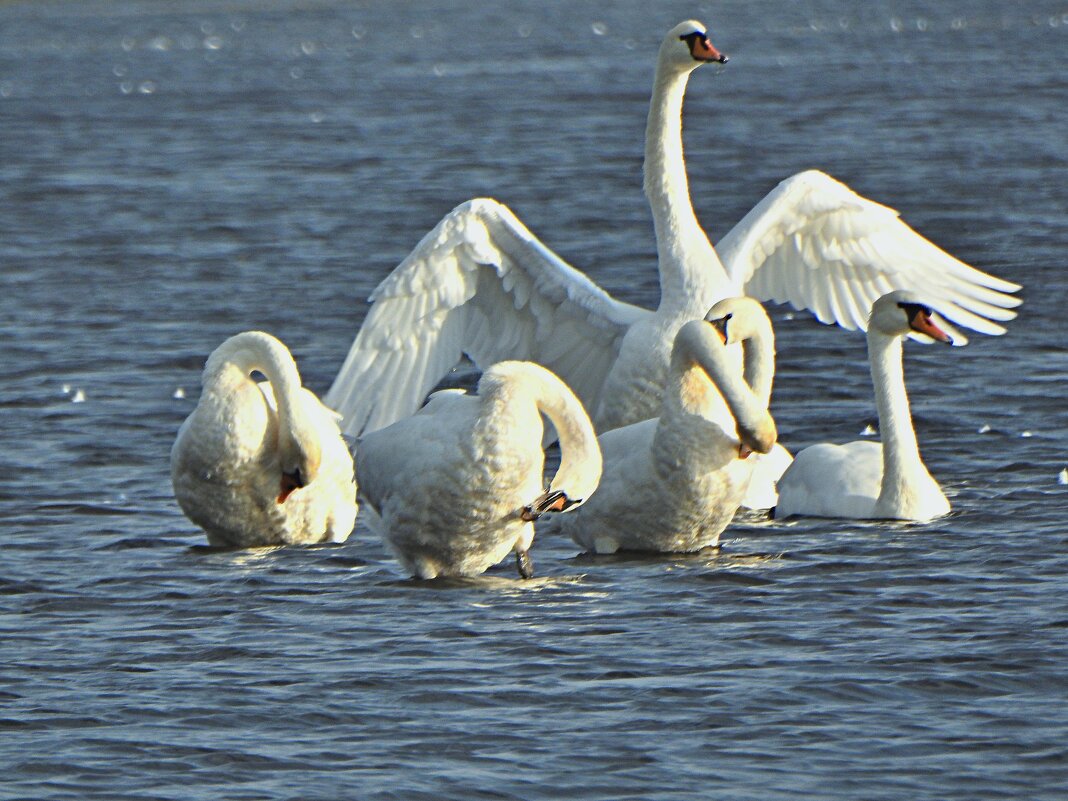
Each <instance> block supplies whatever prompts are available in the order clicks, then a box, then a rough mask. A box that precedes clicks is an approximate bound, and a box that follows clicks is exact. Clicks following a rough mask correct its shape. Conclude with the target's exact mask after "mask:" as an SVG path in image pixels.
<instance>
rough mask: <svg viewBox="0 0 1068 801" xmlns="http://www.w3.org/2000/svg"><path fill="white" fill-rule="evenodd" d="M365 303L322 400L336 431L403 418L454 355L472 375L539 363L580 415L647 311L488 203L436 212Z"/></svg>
mask: <svg viewBox="0 0 1068 801" xmlns="http://www.w3.org/2000/svg"><path fill="white" fill-rule="evenodd" d="M370 300H371V302H372V304H373V305H372V306H371V309H370V311H369V312H368V314H367V318H366V320H365V321H364V324H363V326H362V328H361V329H360V332H359V333H358V334H357V336H356V339H355V341H354V342H353V344H352V347H351V349H350V350H349V354H348V357H347V358H346V360H345V363H344V365H343V366H342V368H341V371H340V372H339V373H338V376H337V378H336V379H335V380H334V384H333V386H332V387H331V388H330V391H329V393H328V394H327V396H326V403H327V405H329V406H330V407H331V408H334V409H336V410H337V411H338V412H340V413H341V414H342V415H343V416H344V418H345V422H344V426H343V427H344V430H345V431H346V432H347V433H358V432H361V431H373V430H375V429H377V428H381V427H382V426H385V425H388V424H389V423H391V422H393V421H395V420H398V419H400V418H402V417H405V416H407V415H410V414H412V413H413V412H414V411H415V410H416V409H417V408H418V407H419V404H420V403H422V401H423V399H424V397H425V396H426V393H427V392H429V391H430V390H431V389H432V388H433V387H434V386H435V385H436V384H437V383H438V381H439V380H440V379H441V378H442V377H443V376H444V375H445V374H446V373H447V372H448V371H449V370H450V369H451V368H452V367H454V366H455V365H456V364H457V363H458V362H459V361H460V360H461V359H462V357H463V356H464V355H466V356H468V357H469V358H470V359H471V360H472V361H473V362H474V363H475V364H476V365H477V366H478V367H479V368H482V369H485V368H486V367H488V366H490V365H491V364H493V363H495V362H497V361H500V360H502V359H526V360H530V361H534V362H538V363H540V364H542V365H545V366H546V367H548V368H549V369H551V370H552V371H553V372H555V373H556V374H557V375H559V376H560V378H562V379H563V380H564V381H565V382H566V383H567V384H568V385H569V386H570V387H571V388H572V390H574V392H575V394H576V395H578V396H579V398H580V399H581V400H582V401H583V403H584V404H585V405H586V407H587V409H590V410H591V411H592V410H594V409H596V406H597V403H598V402H599V400H600V393H601V388H602V386H603V384H604V381H605V377H606V376H607V374H608V371H609V370H610V369H611V367H612V364H613V363H614V361H615V359H616V356H617V355H618V353H619V347H620V342H621V341H622V339H623V335H624V334H625V333H626V331H627V329H628V328H629V327H630V325H631V324H632V323H634V322H635V321H637V320H639V319H641V318H642V317H644V316H646V315H649V314H651V312H649V311H647V310H645V309H640V308H638V307H637V306H631V305H629V304H626V303H621V302H619V301H617V300H614V299H613V298H612V297H611V296H609V295H608V294H607V293H605V292H604V291H603V290H602V289H600V288H599V287H598V286H597V285H596V284H594V283H593V282H592V281H590V280H589V279H588V278H587V277H586V276H585V275H583V274H582V273H581V272H579V271H578V270H575V269H574V268H573V267H571V266H570V265H568V264H567V263H566V262H564V261H563V260H562V259H561V258H560V257H559V256H557V255H556V254H555V253H553V252H552V251H551V250H550V249H549V248H547V247H545V246H544V245H543V244H542V243H541V242H539V241H538V240H537V239H536V238H535V237H534V235H533V234H531V233H530V231H529V230H527V228H526V226H524V225H523V224H522V223H521V222H520V221H519V220H518V219H517V218H516V217H515V215H514V214H512V212H511V211H510V210H509V209H508V208H507V207H506V206H504V205H502V204H500V203H498V202H496V201H495V200H491V199H488V198H476V199H474V200H470V201H468V202H466V203H463V204H462V205H460V206H458V207H456V208H455V209H453V211H452V212H450V213H449V214H448V215H446V216H445V217H444V218H443V219H442V220H441V222H439V223H438V225H437V226H436V227H435V228H434V230H432V231H431V232H430V233H429V234H427V236H426V237H424V238H423V240H422V241H421V242H420V243H419V245H418V246H417V247H416V248H415V250H413V251H412V252H411V253H410V254H409V255H408V257H407V258H405V259H404V261H402V262H401V263H400V265H398V266H397V268H396V269H394V270H393V272H392V273H390V274H389V275H388V276H387V277H386V278H385V280H383V281H382V283H381V284H379V285H378V287H377V288H376V289H375V291H374V292H373V293H372V295H371V298H370Z"/></svg>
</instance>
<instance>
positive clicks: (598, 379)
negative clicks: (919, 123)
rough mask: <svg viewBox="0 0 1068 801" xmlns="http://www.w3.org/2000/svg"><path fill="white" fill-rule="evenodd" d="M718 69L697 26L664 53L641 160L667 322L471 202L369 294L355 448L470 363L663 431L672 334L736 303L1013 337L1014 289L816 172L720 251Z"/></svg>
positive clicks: (773, 198)
mask: <svg viewBox="0 0 1068 801" xmlns="http://www.w3.org/2000/svg"><path fill="white" fill-rule="evenodd" d="M723 61H726V57H724V56H722V55H720V53H719V52H718V51H717V50H716V49H715V48H714V47H713V46H712V44H711V43H710V42H709V38H708V35H707V32H706V30H705V27H704V26H703V25H701V23H699V22H695V21H692V20H691V21H688V22H683V23H681V24H679V25H677V26H675V27H674V28H672V29H671V30H670V31H669V32H668V34H667V36H666V38H665V39H664V41H663V43H662V44H661V46H660V53H659V58H658V61H657V67H656V77H655V82H654V86H653V94H652V101H651V104H650V109H649V119H648V126H647V129H646V142H645V192H646V196H647V197H648V200H649V204H650V206H651V208H652V213H653V220H654V223H655V230H656V240H657V253H658V263H659V270H660V287H661V298H660V305H659V306H658V307H657V308H656V309H655V310H649V309H642V308H639V307H637V306H632V305H630V304H627V303H621V302H619V301H617V300H615V299H613V298H612V297H610V296H609V295H608V294H606V293H605V292H604V291H602V290H601V289H600V288H599V287H598V286H596V285H595V284H594V283H593V282H591V281H590V280H589V279H588V278H587V277H586V276H585V275H584V274H583V273H581V272H578V271H577V270H575V269H574V268H572V267H571V266H569V265H568V264H567V263H565V262H564V261H563V260H562V259H560V257H558V256H557V255H556V254H555V253H553V252H552V251H551V250H549V249H548V248H547V247H545V246H544V245H543V244H542V243H541V242H539V241H538V240H537V239H536V238H535V237H534V236H533V235H532V234H531V233H530V231H528V230H527V228H526V227H525V226H524V225H523V224H522V223H521V222H519V220H518V219H516V217H515V216H514V215H513V214H512V212H511V211H509V210H508V209H507V208H506V207H505V206H503V205H501V204H500V203H497V202H496V201H494V200H490V199H486V198H479V199H475V200H471V201H468V202H466V203H464V204H462V205H460V206H458V207H457V208H456V209H454V210H453V211H452V212H451V213H450V214H448V215H447V216H446V217H445V218H444V219H442V220H441V221H440V222H439V223H438V225H437V226H436V227H435V228H434V230H432V231H431V232H430V233H429V234H427V236H426V237H424V238H423V240H422V241H421V242H420V243H419V245H418V246H417V247H416V248H415V250H414V251H412V253H411V254H409V255H408V257H407V258H405V259H404V261H402V262H401V264H400V265H398V266H397V267H396V269H394V270H393V272H392V273H391V274H390V275H389V276H387V277H386V278H385V279H384V280H383V281H382V282H381V284H379V286H378V287H377V288H376V289H375V291H374V293H373V294H372V296H371V300H372V301H373V305H372V307H371V309H370V311H369V312H368V314H367V317H366V320H365V321H364V324H363V326H362V328H361V330H360V332H359V333H358V335H357V336H356V339H355V341H354V342H353V344H352V347H351V349H350V351H349V354H348V357H347V358H346V360H345V363H344V366H343V367H342V369H341V370H340V372H339V373H338V376H337V378H336V379H335V381H334V383H333V386H332V387H331V388H330V392H329V394H328V395H327V396H326V400H327V403H329V404H330V405H331V407H333V408H335V409H338V410H339V411H340V412H341V413H342V414H343V416H344V423H343V425H344V428H345V430H346V431H347V432H349V433H351V434H358V433H359V432H361V431H373V430H374V429H376V428H380V427H382V426H384V425H387V424H389V423H390V422H392V421H394V420H397V419H400V418H402V417H405V416H407V415H410V414H412V412H414V411H415V410H416V409H417V408H418V407H419V405H420V404H421V403H422V401H423V398H424V397H425V396H426V393H427V392H429V391H430V390H431V389H432V388H433V387H434V386H435V385H436V384H437V382H438V381H439V380H440V379H441V378H442V377H443V376H444V375H445V374H446V373H447V372H448V371H449V370H450V369H451V368H452V367H453V366H455V365H456V364H457V363H458V362H459V361H460V359H461V358H462V357H463V356H464V355H467V356H468V357H470V358H471V360H472V361H474V362H475V364H476V365H478V366H479V367H481V368H485V367H486V366H488V365H490V364H493V363H494V362H497V361H500V360H502V359H527V360H531V361H535V362H538V363H539V364H543V365H545V366H546V367H548V368H549V369H551V370H552V371H553V372H554V373H556V374H557V375H559V376H560V377H561V378H562V379H563V380H564V381H566V382H567V384H568V385H569V386H570V387H571V388H572V389H574V391H575V393H576V394H577V395H578V396H579V398H581V399H582V401H583V403H584V404H585V406H586V408H587V409H588V410H589V411H590V414H591V417H592V418H593V420H594V422H595V423H596V425H597V428H598V431H605V430H607V429H610V428H615V427H618V426H621V425H626V424H629V423H633V422H635V421H638V420H643V419H646V418H649V417H652V416H654V415H655V414H657V410H658V408H659V405H660V396H661V392H662V388H663V386H664V381H665V379H666V376H667V370H668V362H669V357H670V354H671V348H672V343H673V342H674V339H675V334H676V332H677V331H678V330H679V328H680V327H681V326H682V325H683V324H684V323H686V322H688V321H690V320H696V319H700V318H702V317H703V316H704V314H705V312H707V311H708V309H709V308H711V307H712V306H713V305H714V304H715V303H716V302H717V301H719V300H721V299H723V298H726V297H732V296H736V295H750V296H753V297H756V298H759V299H761V300H771V301H774V302H777V303H783V302H788V303H790V304H792V305H793V306H795V307H797V308H807V309H811V310H812V311H813V313H814V314H815V315H816V316H817V317H818V318H819V319H820V320H821V321H822V322H837V323H839V324H840V325H842V326H844V327H845V328H849V329H853V328H861V329H863V328H864V327H865V325H866V315H867V311H868V309H870V307H871V304H872V302H873V301H874V300H875V299H876V298H878V297H879V296H880V295H882V294H884V293H885V292H887V291H890V290H892V289H913V290H915V291H918V292H922V294H923V295H924V296H925V297H926V298H928V299H929V302H931V303H933V304H936V305H937V307H938V308H939V309H940V310H941V312H942V313H943V315H945V316H946V317H948V318H950V319H951V320H953V321H954V322H956V323H958V324H961V325H963V326H967V327H969V328H973V329H975V330H977V331H980V332H982V333H986V334H1001V333H1003V332H1004V328H1002V326H1001V325H999V324H998V321H1005V320H1009V319H1012V318H1013V317H1014V316H1015V312H1013V311H1012V310H1011V309H1012V308H1013V307H1015V306H1017V305H1018V304H1019V302H1020V301H1019V300H1018V299H1017V298H1014V297H1011V296H1009V295H1006V294H1005V293H1007V292H1014V291H1016V290H1017V289H1019V287H1018V286H1017V285H1016V284H1013V283H1010V282H1008V281H1003V280H1001V279H999V278H995V277H993V276H991V275H987V274H986V273H983V272H980V271H979V270H976V269H974V268H972V267H970V266H968V265H966V264H964V263H963V262H960V261H958V260H957V259H955V258H954V257H952V256H950V255H949V254H948V253H946V252H944V251H943V250H941V249H940V248H938V247H937V246H935V245H934V244H932V243H931V242H929V241H928V240H926V239H924V238H923V237H922V236H920V235H919V234H917V233H916V232H915V231H913V230H912V229H911V228H909V227H908V226H907V225H906V224H905V223H904V222H902V221H901V220H900V218H899V217H898V214H897V212H895V211H894V210H893V209H890V208H887V207H886V206H882V205H879V204H878V203H874V202H872V201H870V200H867V199H865V198H863V197H861V196H859V195H857V194H855V193H854V192H853V191H851V190H850V189H849V188H848V187H846V186H845V185H843V184H841V183H839V182H838V181H836V180H834V179H833V178H830V177H829V176H827V175H825V174H823V173H821V172H817V171H808V172H802V173H799V174H797V175H794V176H793V177H791V178H788V179H787V180H785V181H783V182H782V183H781V184H780V185H779V186H778V187H777V188H775V189H774V190H772V192H771V193H770V194H768V195H767V197H765V198H764V199H763V200H762V201H761V202H760V203H759V204H757V205H756V206H755V207H754V208H753V210H752V211H750V212H749V213H748V214H747V215H746V216H745V217H744V218H743V219H742V221H741V222H739V223H738V225H736V226H735V227H734V228H733V229H732V230H731V231H730V232H729V233H728V234H727V235H726V236H725V237H723V238H722V239H721V240H720V241H719V243H718V244H717V248H716V249H715V250H714V249H713V248H712V245H711V244H710V243H709V241H708V237H707V236H706V235H705V232H704V231H703V230H702V228H701V226H700V224H699V223H698V221H697V218H696V217H695V215H694V211H693V207H692V205H691V203H690V195H689V187H688V183H687V179H686V169H685V164H684V161H683V149H682V117H681V115H682V103H683V95H684V92H685V89H686V84H687V82H688V80H689V77H690V73H691V72H692V71H693V70H694V69H696V68H697V67H699V66H700V65H702V64H704V63H706V62H723ZM717 251H718V255H717ZM721 260H722V262H721ZM957 338H958V339H962V338H961V337H960V336H959V335H958V337H957Z"/></svg>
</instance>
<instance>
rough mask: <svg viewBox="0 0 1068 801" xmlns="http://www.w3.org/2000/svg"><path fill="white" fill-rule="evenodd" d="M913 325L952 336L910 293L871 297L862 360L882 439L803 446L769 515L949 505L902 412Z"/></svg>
mask: <svg viewBox="0 0 1068 801" xmlns="http://www.w3.org/2000/svg"><path fill="white" fill-rule="evenodd" d="M913 332H916V333H919V334H922V335H925V337H926V338H929V340H934V341H936V342H943V343H945V344H948V345H952V344H953V338H952V337H950V336H949V334H947V333H946V332H945V331H943V330H942V329H941V328H940V327H939V326H938V324H937V323H935V321H934V319H933V317H932V313H931V309H930V308H929V307H928V306H927V305H926V304H925V303H924V302H923V301H921V300H920V299H919V297H918V296H917V295H915V294H913V293H911V292H904V291H897V292H890V293H888V294H886V295H884V296H883V297H881V298H879V300H877V301H875V304H874V305H873V306H872V310H871V319H870V321H869V324H868V361H869V363H870V364H871V377H872V383H873V384H874V386H875V405H876V408H877V409H878V412H879V431H880V433H881V435H882V439H883V441H882V444H880V443H878V442H871V441H857V442H850V443H848V444H846V445H832V444H830V443H821V444H819V445H812V446H810V447H808V448H805V449H804V450H803V451H801V452H800V453H799V454H798V455H797V458H796V459H795V460H794V462H793V464H792V465H790V467H788V468H787V470H786V472H785V473H784V474H783V476H782V478H781V479H780V480H779V484H778V491H779V502H778V506H777V507H776V508H775V510H774V512H773V516H774V517H789V516H790V515H811V516H815V517H846V518H854V519H896V520H919V521H923V520H930V519H932V518H935V517H940V516H941V515H944V514H946V513H948V512H949V501H948V500H946V496H945V494H944V493H943V492H942V488H941V487H939V486H938V482H937V481H935V480H934V478H932V476H931V474H930V473H929V472H928V471H927V467H926V466H925V465H924V463H923V459H922V458H920V450H919V446H918V445H917V442H916V431H915V430H914V429H913V427H912V416H911V415H910V414H909V399H908V395H907V394H906V393H905V374H904V370H903V368H902V349H901V341H902V339H903V337H905V336H906V335H909V334H911V333H913ZM929 340H928V341H929Z"/></svg>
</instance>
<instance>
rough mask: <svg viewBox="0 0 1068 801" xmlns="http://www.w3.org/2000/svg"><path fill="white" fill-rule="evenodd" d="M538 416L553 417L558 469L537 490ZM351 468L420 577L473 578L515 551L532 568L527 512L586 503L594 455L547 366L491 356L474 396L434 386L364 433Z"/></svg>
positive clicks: (584, 427) (575, 410)
mask: <svg viewBox="0 0 1068 801" xmlns="http://www.w3.org/2000/svg"><path fill="white" fill-rule="evenodd" d="M542 414H544V415H545V416H546V417H548V418H549V420H550V421H551V422H552V424H553V425H554V426H555V428H556V431H557V434H558V436H559V441H560V467H559V469H558V470H557V472H556V475H555V476H554V477H553V479H552V481H551V482H550V484H549V488H548V489H545V487H544V484H543V483H542V471H543V467H544V460H545V454H544V451H543V450H542V434H543V424H542ZM356 467H357V476H358V479H359V483H360V492H361V495H362V496H363V499H364V509H365V510H368V509H371V510H373V514H370V515H368V516H367V520H368V521H369V524H370V525H371V526H372V528H375V529H376V530H377V531H378V533H379V534H380V535H381V536H382V537H383V538H384V539H385V540H386V542H387V544H388V545H389V546H390V547H391V549H392V550H393V552H394V553H395V554H396V556H397V558H398V559H399V560H400V562H401V563H402V564H403V565H404V567H405V569H406V570H407V571H408V572H409V573H411V574H412V575H414V576H418V577H420V578H435V577H437V576H474V575H478V574H480V573H482V572H484V571H485V570H486V569H487V568H489V567H491V566H492V565H495V564H497V563H498V562H500V561H501V560H503V559H504V558H505V557H506V556H508V554H509V553H512V552H515V554H516V556H517V559H518V564H519V569H520V574H521V575H523V576H524V577H529V576H530V575H532V571H531V567H530V561H529V556H528V555H527V551H528V550H529V549H530V545H531V542H532V541H533V538H534V526H533V522H532V521H533V520H534V519H535V518H536V517H537V516H538V515H540V514H541V513H542V512H545V511H557V510H560V511H562V510H564V509H567V508H570V507H572V506H576V505H578V504H580V503H582V502H583V501H585V500H586V499H587V498H589V496H590V495H591V494H592V493H593V491H594V489H595V488H596V487H597V482H598V480H599V478H600V476H601V453H600V450H599V449H598V447H597V438H596V435H595V434H594V432H593V426H592V424H591V423H590V420H589V417H588V416H587V414H586V412H585V410H584V409H583V408H582V404H581V403H580V402H579V400H578V399H577V398H576V397H575V395H574V394H573V393H572V392H571V390H569V389H568V388H567V386H566V385H565V384H564V383H563V382H562V381H560V379H559V378H557V377H556V376H555V375H553V374H552V373H551V372H549V371H548V370H546V369H545V368H543V367H541V366H539V365H536V364H532V363H529V362H501V363H498V364H495V365H493V366H492V367H490V368H489V369H488V370H486V372H485V373H483V374H482V378H481V380H480V381H479V385H478V395H477V396H474V395H468V394H466V393H464V392H462V391H460V390H444V391H442V392H436V393H434V395H432V396H431V398H430V400H429V402H428V403H427V404H426V406H424V407H423V408H422V409H421V410H420V411H419V412H418V413H417V414H415V415H414V416H412V417H409V418H406V419H404V420H400V421H398V422H396V423H394V424H392V425H390V426H388V427H386V428H384V429H380V430H378V431H374V432H371V433H369V434H366V435H364V437H363V438H362V439H361V440H360V442H359V446H358V447H357V451H356Z"/></svg>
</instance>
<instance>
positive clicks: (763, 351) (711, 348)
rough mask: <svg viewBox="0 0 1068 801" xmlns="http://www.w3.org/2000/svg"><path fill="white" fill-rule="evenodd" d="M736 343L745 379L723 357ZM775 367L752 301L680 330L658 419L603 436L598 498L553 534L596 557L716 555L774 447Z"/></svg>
mask: <svg viewBox="0 0 1068 801" xmlns="http://www.w3.org/2000/svg"><path fill="white" fill-rule="evenodd" d="M737 342H741V343H743V347H744V349H745V356H746V360H745V361H746V368H747V369H746V376H745V380H743V379H742V376H740V375H739V373H738V370H737V367H736V366H735V363H734V360H733V359H732V358H731V356H730V353H729V351H728V349H727V344H734V343H737ZM725 343H727V344H725ZM773 361H774V343H773V336H772V330H771V322H770V321H769V320H768V317H767V314H765V312H764V309H763V308H762V307H761V306H760V304H759V303H757V302H756V301H755V300H752V299H751V298H728V299H726V300H723V301H721V302H720V303H717V304H716V305H715V306H714V307H712V309H711V311H709V312H708V314H707V316H706V317H705V319H704V320H691V321H690V322H688V323H686V324H685V325H683V326H682V328H680V329H679V332H678V334H676V335H675V344H674V347H673V349H672V353H671V362H670V369H669V371H668V378H667V383H666V385H665V389H664V397H663V400H662V402H661V408H660V416H659V418H654V419H652V420H646V421H643V422H641V423H634V424H632V425H629V426H625V427H623V428H617V429H614V430H612V431H608V432H606V433H604V434H602V435H601V437H600V439H599V441H600V443H601V450H602V454H603V457H604V474H603V475H602V477H601V485H600V487H599V488H598V490H597V494H596V495H595V496H594V497H593V498H592V499H591V500H590V501H589V502H588V503H586V505H585V506H583V507H582V508H581V509H579V510H577V511H576V512H575V514H573V515H568V516H566V517H563V516H562V517H559V518H556V519H554V520H553V521H552V522H551V523H550V530H551V531H558V532H561V533H564V534H567V535H568V536H570V537H571V538H572V539H573V540H574V541H575V542H577V543H578V544H579V545H581V546H583V547H584V548H586V549H587V550H588V551H594V552H597V553H614V552H615V551H617V550H641V551H662V552H683V551H698V550H701V549H702V548H708V547H712V546H715V545H716V544H717V543H718V542H719V535H720V532H722V531H723V529H724V528H726V527H727V525H728V524H729V523H730V521H731V520H732V519H733V517H734V513H735V512H736V511H737V510H738V507H739V506H740V505H741V503H742V498H743V496H744V494H745V492H746V488H747V486H748V485H749V482H750V478H751V476H752V471H753V461H754V460H753V459H751V458H747V457H749V456H750V454H751V453H752V452H753V451H757V452H759V453H768V452H769V451H770V450H771V449H772V446H773V445H774V444H775V439H776V431H775V423H774V421H773V420H772V419H771V415H770V414H769V413H768V398H769V396H770V394H771V380H772V375H773V372H774V366H773Z"/></svg>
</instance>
